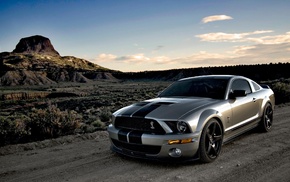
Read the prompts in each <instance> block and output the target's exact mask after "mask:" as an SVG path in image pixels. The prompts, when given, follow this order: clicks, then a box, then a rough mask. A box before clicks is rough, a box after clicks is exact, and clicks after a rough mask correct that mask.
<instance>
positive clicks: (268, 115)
mask: <svg viewBox="0 0 290 182" xmlns="http://www.w3.org/2000/svg"><path fill="white" fill-rule="evenodd" d="M272 125H273V108H272V106H271V105H270V104H269V103H268V104H266V106H265V108H264V112H263V116H262V118H261V121H260V125H259V129H260V131H261V132H268V131H270V130H271V128H272Z"/></svg>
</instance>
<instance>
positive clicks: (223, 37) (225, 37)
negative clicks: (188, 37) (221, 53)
mask: <svg viewBox="0 0 290 182" xmlns="http://www.w3.org/2000/svg"><path fill="white" fill-rule="evenodd" d="M271 32H273V31H272V30H258V31H254V32H245V33H233V34H229V33H223V32H215V33H207V34H200V35H196V36H195V37H198V38H200V39H201V41H206V42H249V41H250V42H259V41H260V39H259V38H248V36H251V35H258V34H264V33H271Z"/></svg>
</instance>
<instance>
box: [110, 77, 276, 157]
mask: <svg viewBox="0 0 290 182" xmlns="http://www.w3.org/2000/svg"><path fill="white" fill-rule="evenodd" d="M274 105H275V98H274V93H273V91H272V90H271V89H270V88H269V87H268V86H267V85H262V86H261V85H259V84H257V83H256V82H254V81H253V80H250V79H248V78H245V77H242V76H233V75H207V76H197V77H191V78H184V79H181V80H178V81H176V82H174V83H173V84H171V85H170V86H169V87H168V88H166V89H165V90H163V91H162V92H161V93H160V94H159V95H158V97H157V98H155V99H151V100H146V101H143V102H139V103H136V104H133V105H130V106H127V107H124V108H122V109H120V110H118V111H116V112H115V113H113V121H112V124H111V125H109V127H108V132H109V137H110V141H111V149H112V150H113V151H115V152H117V153H120V154H123V155H127V156H132V157H138V158H149V159H164V158H172V159H200V160H201V161H203V162H212V161H214V160H215V159H216V158H217V157H218V156H219V154H220V152H221V148H222V145H223V144H224V143H225V142H227V141H229V140H231V139H233V138H234V137H236V136H238V135H240V134H242V133H244V132H246V131H248V130H250V129H253V128H255V127H259V128H260V130H262V131H264V132H267V131H269V130H270V129H271V127H272V122H273V111H274Z"/></svg>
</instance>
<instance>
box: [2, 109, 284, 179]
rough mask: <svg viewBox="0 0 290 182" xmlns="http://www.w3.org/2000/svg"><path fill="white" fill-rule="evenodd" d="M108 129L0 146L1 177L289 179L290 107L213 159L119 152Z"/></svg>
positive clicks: (234, 142)
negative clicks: (172, 159) (159, 158)
mask: <svg viewBox="0 0 290 182" xmlns="http://www.w3.org/2000/svg"><path fill="white" fill-rule="evenodd" d="M109 146H110V143H109V139H108V134H107V132H106V131H99V132H96V133H94V134H90V135H86V136H66V137H62V138H59V139H55V140H47V141H43V142H38V143H30V144H22V145H12V146H5V147H2V148H0V181H3V182H4V181H5V182H9V181H15V182H16V181H17V182H18V181H53V182H57V181H108V182H109V181H158V182H164V181H174V182H178V181H225V182H231V181H235V182H239V181H248V182H251V181H255V182H256V181H261V182H262V181H263V182H265V181H279V182H289V181H290V106H284V107H279V108H276V110H275V113H274V125H273V128H272V130H271V131H270V132H268V133H259V132H257V131H256V130H252V131H250V132H248V133H246V134H244V135H242V136H240V137H239V138H237V139H236V140H234V141H233V142H231V143H229V144H226V145H224V146H223V148H222V153H221V155H220V157H219V158H218V159H217V160H216V161H215V162H213V163H209V164H202V163H200V162H197V161H195V162H187V163H178V164H176V163H160V162H152V161H145V160H137V159H131V158H127V157H121V156H119V155H117V154H115V153H113V152H111V151H110V149H109Z"/></svg>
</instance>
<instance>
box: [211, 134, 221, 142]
mask: <svg viewBox="0 0 290 182" xmlns="http://www.w3.org/2000/svg"><path fill="white" fill-rule="evenodd" d="M221 139H222V135H215V136H214V137H213V141H214V143H216V142H218V141H220V140H221Z"/></svg>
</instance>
